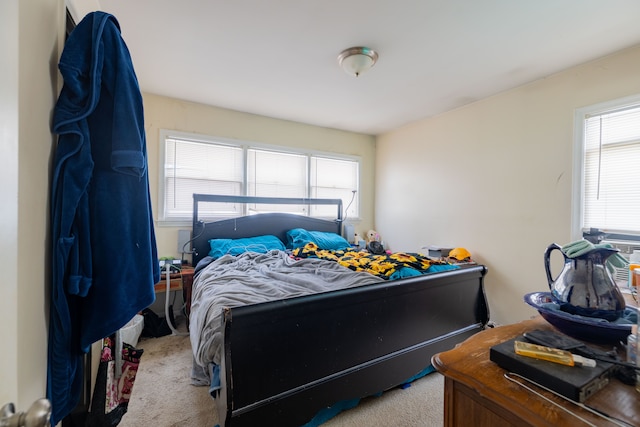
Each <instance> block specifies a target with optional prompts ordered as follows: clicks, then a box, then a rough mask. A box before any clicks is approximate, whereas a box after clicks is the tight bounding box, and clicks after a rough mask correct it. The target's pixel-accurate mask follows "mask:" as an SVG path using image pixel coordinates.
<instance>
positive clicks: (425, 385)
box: [119, 326, 444, 427]
mask: <svg viewBox="0 0 640 427" xmlns="http://www.w3.org/2000/svg"><path fill="white" fill-rule="evenodd" d="M178 329H179V330H184V326H182V327H179V328H178ZM137 347H138V348H142V349H144V354H143V355H142V359H141V362H140V367H139V370H138V375H137V377H136V381H135V383H134V387H133V393H132V396H131V400H130V402H129V410H128V412H127V413H126V414H125V415H124V417H123V418H122V421H121V423H120V424H119V425H120V426H122V427H140V426H157V427H169V426H176V427H177V426H197V427H213V426H215V425H216V424H218V415H217V413H216V409H215V404H214V401H213V399H212V398H211V397H210V396H209V394H208V389H207V387H195V386H193V385H191V384H190V379H189V372H190V369H191V359H192V355H191V343H190V341H189V337H188V336H177V335H168V336H165V337H161V338H142V339H141V340H140V341H139V342H138V345H137ZM443 384H444V381H443V377H442V375H440V374H438V373H432V374H429V375H427V376H425V377H423V378H421V379H419V380H417V381H414V382H413V383H412V384H411V387H408V388H406V389H400V388H396V389H392V390H389V391H387V392H385V393H383V394H382V396H380V397H370V398H366V399H363V400H362V401H361V403H360V404H359V405H358V406H356V407H355V408H353V409H350V410H347V411H344V412H342V413H340V414H339V415H338V416H336V417H334V418H333V419H331V420H329V421H327V422H326V423H324V424H322V427H360V426H368V427H377V426H380V427H382V426H384V427H388V426H403V427H440V426H442V425H443V407H444V393H443Z"/></svg>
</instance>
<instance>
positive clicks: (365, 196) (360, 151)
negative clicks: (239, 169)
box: [134, 58, 375, 257]
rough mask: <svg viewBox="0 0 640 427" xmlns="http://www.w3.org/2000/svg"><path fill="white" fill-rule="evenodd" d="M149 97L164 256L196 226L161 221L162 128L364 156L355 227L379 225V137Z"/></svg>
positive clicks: (153, 184)
mask: <svg viewBox="0 0 640 427" xmlns="http://www.w3.org/2000/svg"><path fill="white" fill-rule="evenodd" d="M134 60H135V58H134ZM143 97H144V109H145V127H146V131H147V152H148V155H149V182H150V188H151V198H152V203H153V213H154V218H155V219H156V235H157V239H158V253H159V255H160V256H176V257H178V256H179V255H180V254H178V253H177V247H176V246H177V242H178V230H180V229H190V227H189V226H188V225H185V226H182V227H168V226H162V225H159V224H158V222H157V219H158V213H159V208H158V169H159V166H160V165H159V148H160V129H169V130H177V131H181V132H188V133H193V134H202V135H210V136H217V137H223V138H232V139H237V140H244V141H253V142H259V143H264V144H274V145H282V146H290V147H297V148H300V147H302V148H307V149H309V150H318V151H325V152H335V153H340V154H348V155H353V156H360V157H361V159H362V170H361V175H360V179H361V183H360V190H361V191H360V195H359V197H360V206H361V213H362V220H361V221H359V222H358V223H355V226H356V230H358V231H360V230H368V229H369V228H371V227H372V226H373V223H374V216H373V203H374V194H373V191H374V186H373V181H374V176H375V175H374V162H375V140H374V138H373V137H372V136H369V135H362V134H357V133H351V132H344V131H339V130H335V129H327V128H321V127H317V126H310V125H305V124H301V123H295V122H290V121H285V120H277V119H272V118H268V117H263V116H257V115H253V114H247V113H241V112H237V111H232V110H226V109H222V108H216V107H211V106H207V105H203V104H196V103H192V102H185V101H181V100H177V99H173V98H167V97H163V96H158V95H153V94H149V93H145V94H143Z"/></svg>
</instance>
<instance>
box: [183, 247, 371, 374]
mask: <svg viewBox="0 0 640 427" xmlns="http://www.w3.org/2000/svg"><path fill="white" fill-rule="evenodd" d="M382 281H383V280H382V279H380V278H378V277H375V276H373V275H371V274H369V273H364V272H354V271H351V270H349V269H347V268H345V267H342V266H341V265H339V264H337V263H336V262H333V261H327V260H320V259H316V258H306V259H300V260H295V259H292V258H291V257H290V256H289V255H288V254H287V253H286V252H283V251H271V252H268V253H266V254H259V253H256V252H246V253H244V254H241V255H239V256H231V255H225V256H222V257H220V258H218V259H217V260H215V261H213V262H211V263H210V264H209V265H208V266H207V267H205V268H203V269H202V270H201V271H200V272H199V273H198V274H197V276H196V278H195V280H194V283H193V291H192V303H191V314H190V317H189V319H190V338H191V348H192V349H193V355H194V370H196V369H197V366H199V367H200V368H201V369H202V372H209V366H210V364H211V363H214V364H216V365H219V364H220V356H221V346H222V322H221V317H222V309H223V308H224V307H237V306H240V305H245V304H253V303H259V302H266V301H273V300H278V299H284V298H291V297H297V296H302V295H307V294H314V293H319V292H325V291H330V290H334V289H344V288H350V287H355V286H361V285H367V284H371V283H378V282H382ZM195 365H197V366H195Z"/></svg>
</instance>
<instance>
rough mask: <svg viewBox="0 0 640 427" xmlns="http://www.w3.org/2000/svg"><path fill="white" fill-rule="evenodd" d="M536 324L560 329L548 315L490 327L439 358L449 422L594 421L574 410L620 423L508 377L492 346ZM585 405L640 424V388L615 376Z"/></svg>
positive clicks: (491, 425)
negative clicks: (492, 356) (491, 351)
mask: <svg viewBox="0 0 640 427" xmlns="http://www.w3.org/2000/svg"><path fill="white" fill-rule="evenodd" d="M533 329H549V330H554V328H553V327H552V326H551V325H550V324H549V323H547V322H546V321H545V320H544V319H543V318H542V317H536V318H535V319H533V320H528V321H524V322H521V323H516V324H513V325H507V326H500V327H497V328H493V329H487V330H485V331H482V332H480V333H478V334H476V335H474V336H472V337H470V338H469V339H467V340H466V341H464V342H463V343H462V344H460V345H458V346H457V347H456V348H454V349H453V350H449V351H446V352H443V353H439V354H436V355H435V356H434V357H433V359H432V363H433V366H435V368H436V369H437V370H438V372H440V373H441V374H443V375H444V377H445V390H444V393H445V395H444V396H445V397H444V398H445V403H444V407H445V408H444V414H445V424H444V425H445V426H446V427H454V426H461V427H462V426H464V427H466V426H474V427H496V426H500V427H506V426H514V427H515V426H535V427H538V426H554V427H555V426H566V427H577V426H581V425H589V424H586V423H584V421H581V420H580V419H579V418H577V417H576V416H574V415H571V413H574V414H577V415H578V416H579V417H581V418H582V419H584V420H587V421H588V422H589V423H591V424H592V425H596V426H609V425H614V424H612V423H610V422H608V421H606V420H605V419H603V418H601V417H599V416H597V415H594V414H593V413H591V412H589V411H587V410H585V409H583V408H581V407H579V406H577V405H574V404H572V403H570V402H567V401H565V400H563V399H561V398H559V397H556V396H555V395H553V394H552V393H550V392H548V391H544V390H542V389H540V388H538V387H536V386H531V387H532V388H533V389H534V390H536V391H538V392H540V393H541V394H542V395H543V396H545V397H546V398H548V399H550V400H551V401H553V402H556V403H558V405H560V406H561V407H562V408H561V407H558V406H556V405H554V404H551V403H549V401H547V400H545V399H544V398H542V397H540V396H538V395H536V394H534V393H532V392H531V391H529V390H527V389H525V388H524V387H522V386H520V385H518V384H516V383H513V382H511V381H509V380H508V379H507V378H505V376H504V374H505V373H506V372H507V371H505V370H504V369H502V368H500V367H499V366H498V365H497V364H495V363H494V362H492V361H491V360H489V349H490V348H491V347H492V346H494V345H496V344H500V343H502V342H504V341H507V340H509V339H512V338H514V337H516V336H518V335H522V334H523V333H525V332H527V331H530V330H533ZM623 356H624V355H623ZM585 404H586V405H588V406H590V407H592V408H595V409H597V410H600V411H602V412H604V413H606V414H609V415H610V416H612V417H615V418H618V419H621V420H624V421H625V422H626V423H628V425H635V426H637V425H640V393H638V392H637V391H636V390H635V387H634V386H629V385H625V384H623V383H622V382H620V381H619V380H617V379H611V381H610V382H609V384H608V385H607V386H606V387H605V388H604V389H602V390H600V391H599V392H597V393H595V394H594V395H593V396H591V397H589V398H588V399H587V400H586V401H585ZM563 408H564V409H563ZM565 409H566V410H568V411H570V412H571V413H569V412H566V411H565Z"/></svg>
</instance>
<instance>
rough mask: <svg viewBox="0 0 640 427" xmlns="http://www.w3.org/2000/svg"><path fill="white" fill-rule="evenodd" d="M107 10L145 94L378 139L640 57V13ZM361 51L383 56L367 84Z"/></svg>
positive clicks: (617, 8) (625, 9) (618, 1)
mask: <svg viewBox="0 0 640 427" xmlns="http://www.w3.org/2000/svg"><path fill="white" fill-rule="evenodd" d="M98 3H99V4H100V7H101V8H102V10H103V11H105V12H108V13H111V14H113V15H114V16H115V17H116V18H117V19H118V21H119V22H120V26H121V29H122V35H123V38H124V40H125V42H126V43H127V45H128V46H129V49H130V51H131V56H132V58H133V62H134V67H135V70H136V73H137V75H138V79H139V81H140V87H141V89H142V90H143V91H145V92H150V93H155V94H160V95H166V96H170V97H174V98H179V99H184V100H188V101H194V102H199V103H204V104H209V105H214V106H218V107H223V108H228V109H232V110H239V111H244V112H249V113H255V114H260V115H264V116H268V117H275V118H280V119H286V120H293V121H296V122H302V123H309V124H313V125H317V126H324V127H330V128H336V129H343V130H349V131H354V132H361V133H366V134H373V135H375V134H380V133H384V132H386V131H389V130H392V129H395V128H397V127H399V126H402V125H404V124H406V123H409V122H412V121H415V120H418V119H421V118H425V117H429V116H433V115H436V114H439V113H442V112H445V111H448V110H451V109H454V108H457V107H460V106H463V105H465V104H469V103H471V102H474V101H476V100H479V99H482V98H486V97H488V96H491V95H494V94H496V93H499V92H502V91H505V90H508V89H510V88H513V87H516V86H520V85H522V84H526V83H528V82H531V81H534V80H537V79H541V78H544V77H547V76H549V75H551V74H553V73H556V72H558V71H560V70H563V69H565V68H568V67H571V66H574V65H577V64H581V63H584V62H587V61H590V60H592V59H595V58H598V57H601V56H604V55H606V54H609V53H612V52H615V51H618V50H620V49H623V48H626V47H630V46H633V45H636V44H639V43H640V1H638V0H607V1H604V0H393V1H391V0H268V1H267V0H180V1H176V0H135V1H131V0H130V1H123V0H98ZM351 46H367V47H370V48H372V49H374V50H376V51H377V52H378V53H379V55H380V58H379V60H378V63H377V64H376V65H375V67H374V68H373V69H371V70H370V71H369V72H367V73H365V74H362V75H361V76H360V77H358V78H355V77H351V76H349V75H347V74H346V73H344V72H343V71H342V70H341V69H340V68H339V66H338V63H337V56H338V54H339V53H340V52H341V51H342V50H343V49H346V48H348V47H351ZM638 77H639V78H640V76H638Z"/></svg>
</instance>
